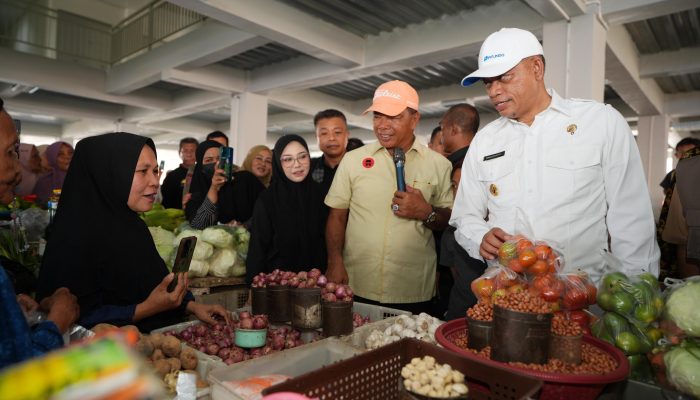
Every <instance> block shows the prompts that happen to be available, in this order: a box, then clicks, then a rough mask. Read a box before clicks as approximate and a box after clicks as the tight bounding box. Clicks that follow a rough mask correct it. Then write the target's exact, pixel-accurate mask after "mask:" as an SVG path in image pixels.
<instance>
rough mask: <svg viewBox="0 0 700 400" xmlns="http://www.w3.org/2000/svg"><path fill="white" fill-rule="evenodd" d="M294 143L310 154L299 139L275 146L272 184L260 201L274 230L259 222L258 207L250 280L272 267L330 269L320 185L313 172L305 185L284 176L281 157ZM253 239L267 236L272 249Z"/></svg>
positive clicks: (285, 139)
mask: <svg viewBox="0 0 700 400" xmlns="http://www.w3.org/2000/svg"><path fill="white" fill-rule="evenodd" d="M291 142H299V143H300V144H301V145H302V146H304V148H305V149H306V151H307V152H308V150H309V147H308V145H307V144H306V141H305V140H304V139H303V138H302V137H300V136H297V135H285V136H282V137H281V138H280V139H279V140H277V143H275V148H274V150H273V152H272V181H271V183H270V186H269V187H268V188H267V190H265V191H264V192H262V193H261V194H260V197H259V198H258V202H259V203H260V202H261V203H262V206H263V208H264V210H265V213H266V218H265V219H269V221H270V223H271V226H262V224H261V223H260V221H257V220H256V219H257V218H258V215H259V214H258V212H259V211H260V210H261V208H260V207H258V205H256V212H255V213H254V214H253V221H252V226H251V235H252V236H251V249H250V250H249V252H248V263H247V265H248V267H249V269H250V274H247V275H248V277H249V278H250V279H252V275H253V274H254V273H256V272H260V271H265V270H267V269H270V268H271V267H274V268H280V269H283V270H290V271H300V270H308V269H311V268H320V269H322V270H325V267H326V262H327V260H326V246H325V239H324V237H325V235H324V233H325V224H326V217H327V214H328V211H327V210H328V209H327V207H326V206H325V205H324V204H323V195H322V193H321V187H320V185H319V184H318V183H316V182H314V181H313V179H312V178H311V171H309V174H308V175H307V176H306V178H304V180H303V181H301V182H292V181H291V180H289V178H287V176H286V175H285V174H284V169H283V168H282V162H281V160H280V157H281V156H282V152H283V151H284V148H285V147H287V145H288V144H289V143H291ZM309 157H310V156H309ZM270 228H271V229H270ZM253 236H258V237H259V236H267V239H268V240H267V241H268V242H269V243H271V248H267V249H265V248H257V247H256V246H257V243H259V242H258V237H256V238H254V237H253ZM263 240H264V241H265V239H263ZM253 242H256V243H253ZM253 247H256V248H255V249H254V248H253ZM251 258H252V259H251Z"/></svg>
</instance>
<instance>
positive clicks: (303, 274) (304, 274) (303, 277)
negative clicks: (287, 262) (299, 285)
mask: <svg viewBox="0 0 700 400" xmlns="http://www.w3.org/2000/svg"><path fill="white" fill-rule="evenodd" d="M307 277H308V273H307V272H306V271H300V272H299V273H298V274H297V278H299V280H300V281H303V280H306V278H307Z"/></svg>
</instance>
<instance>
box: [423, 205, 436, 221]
mask: <svg viewBox="0 0 700 400" xmlns="http://www.w3.org/2000/svg"><path fill="white" fill-rule="evenodd" d="M436 220H437V210H435V207H433V211H431V212H430V214H428V216H427V217H426V218H425V220H423V223H424V224H426V225H430V224H432V223H433V222H435V221H436Z"/></svg>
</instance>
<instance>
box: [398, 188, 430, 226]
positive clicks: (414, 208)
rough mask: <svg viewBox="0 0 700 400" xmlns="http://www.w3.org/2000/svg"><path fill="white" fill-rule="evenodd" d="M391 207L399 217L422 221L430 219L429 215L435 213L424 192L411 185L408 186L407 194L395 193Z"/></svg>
mask: <svg viewBox="0 0 700 400" xmlns="http://www.w3.org/2000/svg"><path fill="white" fill-rule="evenodd" d="M391 207H392V210H393V211H394V215H396V216H397V217H401V218H408V219H417V220H420V221H423V220H425V219H426V218H428V215H430V213H431V212H432V211H433V207H432V206H431V205H430V203H428V202H427V201H425V198H424V197H423V192H421V191H420V189H416V188H414V187H412V186H409V185H406V191H405V192H399V191H396V192H394V198H393V199H391Z"/></svg>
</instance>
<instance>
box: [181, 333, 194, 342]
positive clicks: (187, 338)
mask: <svg viewBox="0 0 700 400" xmlns="http://www.w3.org/2000/svg"><path fill="white" fill-rule="evenodd" d="M180 337H181V338H182V339H183V340H184V341H186V342H189V341H190V340H192V332H190V331H188V330H184V331H182V332H181V333H180Z"/></svg>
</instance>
